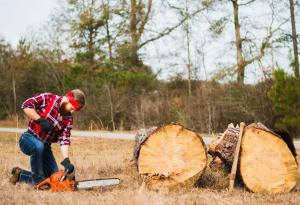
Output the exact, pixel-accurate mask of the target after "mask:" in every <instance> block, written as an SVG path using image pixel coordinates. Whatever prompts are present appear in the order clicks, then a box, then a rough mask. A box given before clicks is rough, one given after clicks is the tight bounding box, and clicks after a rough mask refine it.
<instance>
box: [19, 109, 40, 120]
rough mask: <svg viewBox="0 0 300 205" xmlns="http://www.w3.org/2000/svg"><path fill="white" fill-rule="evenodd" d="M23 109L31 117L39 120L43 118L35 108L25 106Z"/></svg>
mask: <svg viewBox="0 0 300 205" xmlns="http://www.w3.org/2000/svg"><path fill="white" fill-rule="evenodd" d="M23 111H24V113H25V114H26V116H27V117H29V118H30V119H33V120H37V119H39V118H41V116H39V114H37V112H36V111H35V109H33V108H24V109H23Z"/></svg>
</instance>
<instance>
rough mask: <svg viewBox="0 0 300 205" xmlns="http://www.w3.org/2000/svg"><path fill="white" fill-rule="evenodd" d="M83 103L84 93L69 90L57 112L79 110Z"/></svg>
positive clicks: (65, 113) (64, 113) (64, 112)
mask: <svg viewBox="0 0 300 205" xmlns="http://www.w3.org/2000/svg"><path fill="white" fill-rule="evenodd" d="M84 105H85V95H84V93H83V92H82V91H81V90H79V89H75V90H71V91H70V92H68V93H67V94H66V96H65V98H64V99H63V100H62V103H61V106H60V109H59V112H60V114H62V115H67V114H70V113H72V112H74V111H78V110H80V109H81V108H82V107H83V106H84Z"/></svg>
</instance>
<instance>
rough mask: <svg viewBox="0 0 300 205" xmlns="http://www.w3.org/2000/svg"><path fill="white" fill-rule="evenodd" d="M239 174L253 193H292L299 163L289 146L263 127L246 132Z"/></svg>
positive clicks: (256, 125) (253, 125) (253, 127)
mask: <svg viewBox="0 0 300 205" xmlns="http://www.w3.org/2000/svg"><path fill="white" fill-rule="evenodd" d="M240 173H241V176H242V179H243V181H244V183H245V185H246V186H247V187H248V188H249V189H250V190H251V191H253V192H267V193H282V192H289V191H291V190H292V189H293V188H294V187H295V186H296V183H297V180H298V168H297V162H296V159H295V158H294V156H293V154H292V152H291V150H290V149H289V147H288V146H287V144H286V143H285V142H284V140H282V139H281V138H280V137H279V136H277V135H276V134H275V133H273V132H271V131H270V130H268V129H267V128H265V127H262V126H261V125H260V124H252V125H250V126H248V127H247V128H246V130H245V132H244V136H243V139H242V145H241V156H240Z"/></svg>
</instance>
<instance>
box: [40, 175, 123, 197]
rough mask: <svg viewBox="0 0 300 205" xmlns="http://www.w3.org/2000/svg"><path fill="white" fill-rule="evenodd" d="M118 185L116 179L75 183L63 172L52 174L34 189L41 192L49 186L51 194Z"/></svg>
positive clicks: (73, 179) (73, 178)
mask: <svg viewBox="0 0 300 205" xmlns="http://www.w3.org/2000/svg"><path fill="white" fill-rule="evenodd" d="M119 183H120V179H118V178H105V179H92V180H84V181H75V177H68V175H67V174H66V173H65V172H64V171H63V170H61V171H58V172H55V173H53V174H52V175H51V176H50V177H49V178H47V179H45V180H44V181H42V182H41V183H39V184H37V185H36V186H35V188H36V189H37V190H41V189H42V187H44V186H45V185H48V186H50V190H51V191H52V192H65V191H76V190H80V189H92V188H100V187H107V186H112V185H117V184H119Z"/></svg>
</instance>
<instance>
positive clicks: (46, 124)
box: [34, 117, 53, 133]
mask: <svg viewBox="0 0 300 205" xmlns="http://www.w3.org/2000/svg"><path fill="white" fill-rule="evenodd" d="M34 122H35V123H37V124H39V125H40V126H41V128H42V130H43V131H44V132H45V133H48V132H49V131H51V130H52V129H53V125H51V124H50V122H48V121H47V120H46V119H45V118H42V117H41V118H39V119H37V120H35V121H34Z"/></svg>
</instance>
